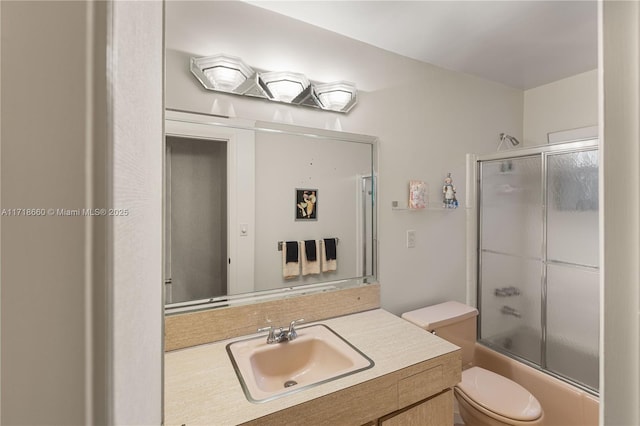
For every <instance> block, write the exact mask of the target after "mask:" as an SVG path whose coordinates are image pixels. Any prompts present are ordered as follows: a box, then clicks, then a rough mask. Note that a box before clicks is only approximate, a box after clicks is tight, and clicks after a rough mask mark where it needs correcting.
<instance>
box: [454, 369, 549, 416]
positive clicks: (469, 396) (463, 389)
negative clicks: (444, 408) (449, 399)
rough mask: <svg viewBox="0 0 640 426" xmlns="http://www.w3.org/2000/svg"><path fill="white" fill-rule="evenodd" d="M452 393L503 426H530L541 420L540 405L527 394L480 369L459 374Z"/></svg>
mask: <svg viewBox="0 0 640 426" xmlns="http://www.w3.org/2000/svg"><path fill="white" fill-rule="evenodd" d="M455 391H456V393H457V394H458V395H459V396H460V397H462V398H463V399H464V400H465V401H466V402H467V403H469V404H470V405H471V406H473V407H474V408H475V409H477V410H478V411H481V412H483V413H484V414H485V415H487V416H489V417H492V418H494V419H496V420H499V421H501V422H503V423H506V424H516V425H517V424H527V423H532V422H535V421H537V420H539V419H540V417H541V416H542V407H541V406H540V403H539V402H538V400H537V399H536V398H535V397H534V396H533V395H532V394H531V393H530V392H529V391H528V390H526V389H525V388H523V387H522V386H520V385H519V384H517V383H515V382H514V381H512V380H509V379H507V378H506V377H503V376H500V375H499V374H496V373H493V372H491V371H489V370H485V369H484V368H480V367H472V368H469V369H468V370H465V371H463V372H462V381H461V382H460V383H458V384H457V385H456V387H455Z"/></svg>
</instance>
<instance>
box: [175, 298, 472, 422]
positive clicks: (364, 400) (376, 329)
mask: <svg viewBox="0 0 640 426" xmlns="http://www.w3.org/2000/svg"><path fill="white" fill-rule="evenodd" d="M322 324H324V325H326V326H327V327H330V328H331V329H332V330H334V331H335V332H336V333H338V334H339V335H340V336H342V337H343V338H344V339H345V340H346V341H348V342H350V344H352V345H353V346H354V347H356V348H358V349H359V350H360V351H362V352H363V353H364V354H366V355H367V356H368V357H369V358H371V359H372V360H373V361H374V362H375V365H374V366H373V367H372V368H370V369H367V370H364V371H360V372H358V373H355V374H352V375H349V376H345V377H342V378H340V379H338V380H333V381H329V382H327V383H323V384H321V385H318V386H316V387H310V388H308V389H304V390H301V391H300V392H294V393H291V394H288V395H284V396H282V397H280V398H276V399H274V400H271V401H266V402H263V403H259V404H256V403H252V402H249V401H248V400H247V398H246V396H245V394H244V392H243V390H242V388H241V386H240V382H239V381H238V377H237V375H236V373H235V371H234V368H233V366H232V364H231V361H230V359H229V356H228V354H227V350H226V346H227V345H228V344H230V343H232V342H233V341H235V340H234V339H232V340H223V341H220V342H214V343H209V344H203V345H198V346H193V347H189V348H187V349H182V350H175V351H171V352H167V353H166V355H165V388H164V389H165V421H164V424H165V425H168V426H169V425H176V426H177V425H184V424H186V425H189V426H195V425H207V426H208V425H222V424H224V425H231V424H233V425H247V426H282V425H305V426H307V425H308V426H321V425H327V426H335V425H340V426H363V425H367V426H378V425H384V426H393V425H403V426H404V425H416V426H424V425H430V424H433V425H437V426H444V425H453V398H452V389H453V387H454V386H455V385H456V384H457V383H458V382H460V380H461V376H462V369H461V366H462V359H461V352H460V348H458V347H457V346H455V345H453V344H451V343H449V342H447V341H445V340H443V339H441V338H439V337H437V336H434V335H433V334H431V333H428V332H426V331H424V330H423V329H421V328H419V327H416V326H415V325H413V324H411V323H409V322H408V321H405V320H403V319H401V318H399V317H397V316H395V315H393V314H391V313H389V312H386V311H384V310H382V309H374V310H369V311H365V312H360V313H355V314H351V315H347V316H342V317H336V318H331V319H327V320H324V321H323V322H322Z"/></svg>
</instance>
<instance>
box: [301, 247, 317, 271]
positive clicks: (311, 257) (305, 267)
mask: <svg viewBox="0 0 640 426" xmlns="http://www.w3.org/2000/svg"><path fill="white" fill-rule="evenodd" d="M303 247H304V248H303V250H302V275H309V274H319V273H320V261H319V260H318V255H317V253H318V251H319V247H318V241H316V240H308V241H304V246H303Z"/></svg>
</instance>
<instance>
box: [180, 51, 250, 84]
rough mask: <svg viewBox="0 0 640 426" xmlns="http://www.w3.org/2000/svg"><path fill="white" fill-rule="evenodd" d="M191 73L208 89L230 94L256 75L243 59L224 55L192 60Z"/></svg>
mask: <svg viewBox="0 0 640 426" xmlns="http://www.w3.org/2000/svg"><path fill="white" fill-rule="evenodd" d="M191 72H192V73H193V74H194V75H195V76H196V77H197V78H198V80H200V83H202V85H203V86H204V87H206V88H207V89H211V90H219V91H222V92H229V93H235V92H236V91H237V90H238V89H239V88H240V86H242V84H243V83H245V82H246V81H247V80H249V79H250V78H251V77H252V76H253V75H254V74H255V71H253V69H251V67H249V66H248V65H247V64H245V63H244V62H243V61H242V59H240V58H236V57H234V56H228V55H222V54H220V55H213V56H207V57H205V58H192V59H191Z"/></svg>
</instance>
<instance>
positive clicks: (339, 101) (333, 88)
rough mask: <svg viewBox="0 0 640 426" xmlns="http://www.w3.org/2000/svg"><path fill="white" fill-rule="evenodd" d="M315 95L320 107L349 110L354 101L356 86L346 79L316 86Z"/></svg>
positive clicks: (342, 110)
mask: <svg viewBox="0 0 640 426" xmlns="http://www.w3.org/2000/svg"><path fill="white" fill-rule="evenodd" d="M316 96H317V97H318V100H319V101H320V103H321V104H322V108H324V109H329V110H332V111H341V112H347V111H349V110H350V109H351V108H352V107H353V106H354V105H355V103H356V86H355V85H354V84H352V83H348V82H346V81H339V82H336V83H328V84H320V85H318V86H316Z"/></svg>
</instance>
